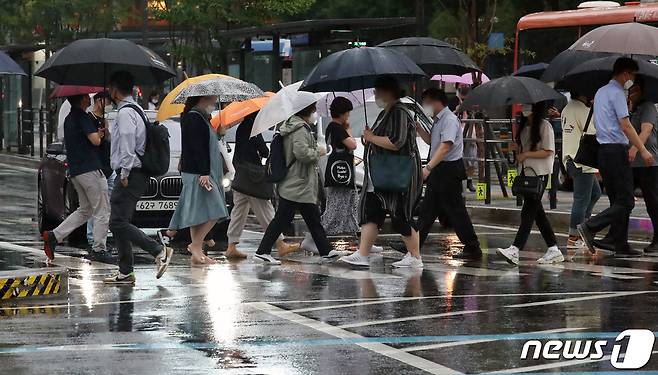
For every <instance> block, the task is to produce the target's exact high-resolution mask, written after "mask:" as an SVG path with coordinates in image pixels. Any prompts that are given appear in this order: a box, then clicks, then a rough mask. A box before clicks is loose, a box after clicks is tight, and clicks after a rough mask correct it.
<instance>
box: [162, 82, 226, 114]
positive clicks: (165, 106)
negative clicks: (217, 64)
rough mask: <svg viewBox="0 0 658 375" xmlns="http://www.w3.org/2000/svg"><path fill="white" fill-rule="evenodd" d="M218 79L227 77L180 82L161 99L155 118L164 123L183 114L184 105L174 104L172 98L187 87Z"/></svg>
mask: <svg viewBox="0 0 658 375" xmlns="http://www.w3.org/2000/svg"><path fill="white" fill-rule="evenodd" d="M218 77H229V76H227V75H224V74H204V75H200V76H196V77H192V78H188V79H186V80H185V81H183V82H181V83H180V84H179V85H178V86H176V87H174V89H173V90H171V91H170V92H169V94H167V96H165V98H164V99H162V102H161V103H160V108H159V109H158V116H157V117H156V120H157V121H164V120H166V119H168V118H170V117H174V116H178V115H180V114H181V113H182V112H183V108H185V105H183V104H174V102H173V101H174V98H176V97H177V96H178V94H180V92H181V91H183V90H184V89H185V88H187V87H188V86H190V85H192V84H195V83H199V82H203V81H207V80H210V79H213V78H218Z"/></svg>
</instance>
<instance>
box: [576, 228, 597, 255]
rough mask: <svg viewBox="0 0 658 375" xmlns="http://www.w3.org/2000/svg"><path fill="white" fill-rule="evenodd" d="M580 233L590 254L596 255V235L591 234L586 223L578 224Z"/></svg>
mask: <svg viewBox="0 0 658 375" xmlns="http://www.w3.org/2000/svg"><path fill="white" fill-rule="evenodd" d="M577 228H578V233H579V234H580V238H582V239H583V243H584V244H585V246H587V248H588V249H589V252H590V253H592V254H596V248H595V247H594V235H593V234H592V232H590V230H589V228H587V225H585V223H582V224H578V227H577Z"/></svg>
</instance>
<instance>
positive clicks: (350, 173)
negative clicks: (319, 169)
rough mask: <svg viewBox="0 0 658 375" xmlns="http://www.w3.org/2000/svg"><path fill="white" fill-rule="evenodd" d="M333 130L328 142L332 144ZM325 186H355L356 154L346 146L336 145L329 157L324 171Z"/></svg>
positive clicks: (328, 136) (329, 134)
mask: <svg viewBox="0 0 658 375" xmlns="http://www.w3.org/2000/svg"><path fill="white" fill-rule="evenodd" d="M331 141H332V139H331V132H329V133H327V140H326V143H327V144H328V145H331ZM324 186H325V187H349V188H353V187H354V155H352V154H351V153H350V152H349V150H347V149H346V148H345V147H334V148H333V151H332V152H331V153H330V154H329V157H328V158H327V167H326V168H325V171H324Z"/></svg>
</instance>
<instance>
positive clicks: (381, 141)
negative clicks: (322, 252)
mask: <svg viewBox="0 0 658 375" xmlns="http://www.w3.org/2000/svg"><path fill="white" fill-rule="evenodd" d="M403 96H404V95H403V94H402V90H401V88H400V86H399V83H398V81H397V80H396V79H395V78H393V77H391V76H381V77H379V78H378V79H377V80H376V81H375V102H376V103H377V105H378V106H379V107H381V108H382V109H383V110H382V112H381V113H380V114H379V116H378V117H377V121H376V122H375V125H374V126H373V128H372V129H366V130H365V132H364V134H363V140H364V141H365V142H366V149H365V152H364V155H365V167H366V178H365V180H364V186H363V190H362V191H363V192H362V195H361V201H360V204H359V214H360V215H359V216H360V221H361V223H360V224H361V243H360V247H359V251H357V252H355V253H354V254H352V255H349V256H345V257H342V258H341V260H342V261H343V262H346V263H349V264H352V265H355V266H362V267H368V266H369V256H370V248H371V247H372V245H373V244H374V242H375V240H376V239H377V234H378V232H379V228H380V227H381V226H382V225H383V224H384V220H385V219H386V214H387V213H388V214H390V215H391V220H392V224H393V228H394V229H395V230H396V231H397V232H398V233H400V234H401V235H402V239H403V240H404V243H405V245H406V248H407V249H408V253H407V254H406V255H405V257H404V258H403V259H402V260H401V261H399V262H395V263H393V266H395V267H414V268H421V267H423V262H422V260H421V258H420V251H419V244H418V232H417V231H416V229H415V228H414V227H413V224H412V215H413V214H412V213H413V209H414V207H415V206H416V203H417V202H418V200H419V198H420V193H421V187H422V183H423V181H422V174H421V164H420V160H421V159H420V154H419V152H418V145H417V144H416V128H415V126H414V121H413V118H412V116H411V115H410V114H409V113H408V112H407V110H405V109H404V107H403V106H402V105H401V104H400V98H401V97H403ZM389 157H391V158H390V159H389V160H391V161H393V160H396V161H400V162H402V163H401V165H402V164H405V167H404V168H402V169H400V170H395V171H394V173H396V175H397V177H393V180H400V181H390V182H399V184H395V185H396V186H392V185H390V186H385V185H384V184H381V183H380V182H382V180H383V179H380V178H379V177H380V176H382V174H384V173H386V170H385V169H391V165H390V164H389V165H386V163H379V161H382V160H384V159H386V158H389ZM405 159H406V160H405ZM402 178H403V179H405V181H402V180H401V179H402ZM407 179H408V181H407Z"/></svg>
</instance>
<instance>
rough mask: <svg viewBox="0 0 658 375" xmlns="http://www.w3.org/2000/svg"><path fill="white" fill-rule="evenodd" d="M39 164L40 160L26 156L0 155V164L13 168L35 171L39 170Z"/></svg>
mask: <svg viewBox="0 0 658 375" xmlns="http://www.w3.org/2000/svg"><path fill="white" fill-rule="evenodd" d="M40 163H41V160H39V159H35V158H31V157H27V156H21V155H15V154H7V153H0V164H7V165H10V166H15V167H23V168H31V169H37V168H39V164H40Z"/></svg>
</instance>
